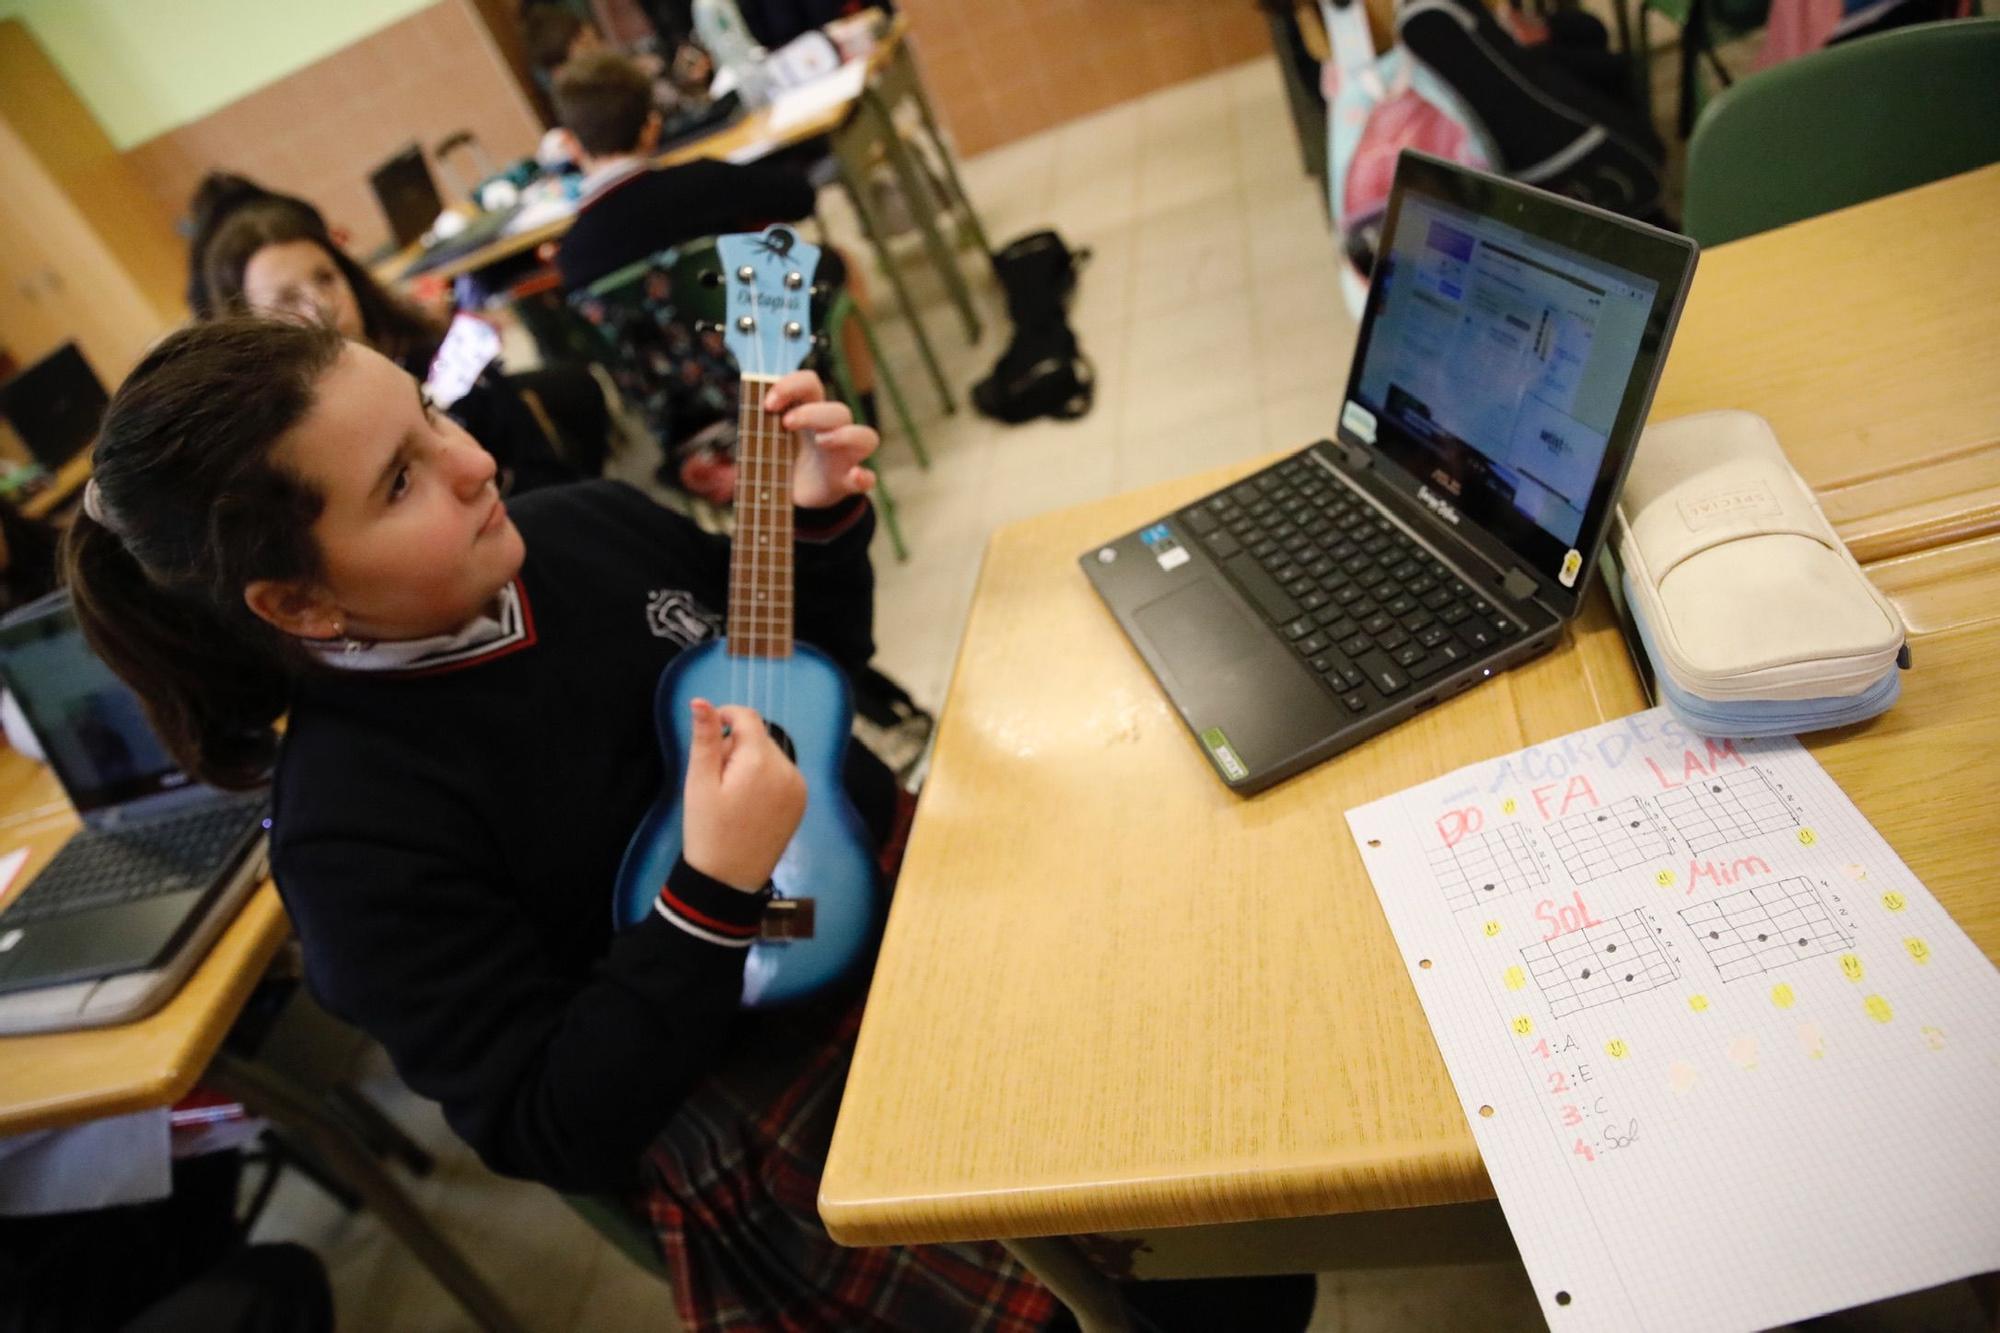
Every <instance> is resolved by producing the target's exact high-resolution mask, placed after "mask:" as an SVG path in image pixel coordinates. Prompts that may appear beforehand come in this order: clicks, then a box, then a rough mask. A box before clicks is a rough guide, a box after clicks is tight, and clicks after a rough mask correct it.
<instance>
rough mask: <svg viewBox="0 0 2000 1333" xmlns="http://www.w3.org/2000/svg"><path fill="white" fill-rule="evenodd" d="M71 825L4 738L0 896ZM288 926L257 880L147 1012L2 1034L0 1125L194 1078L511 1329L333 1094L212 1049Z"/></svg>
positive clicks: (25, 1126)
mask: <svg viewBox="0 0 2000 1333" xmlns="http://www.w3.org/2000/svg"><path fill="white" fill-rule="evenodd" d="M76 827H77V817H76V812H75V811H74V810H73V809H72V808H71V807H70V804H69V801H68V800H67V799H65V797H64V796H63V791H62V787H61V785H60V784H59V783H58V782H57V781H56V778H55V775H54V774H53V773H51V772H50V771H49V770H48V769H47V768H45V767H43V766H42V765H40V764H37V763H35V762H34V761H32V760H30V759H28V758H26V757H25V756H23V755H22V754H20V753H19V752H18V751H16V750H13V749H11V748H8V747H5V746H0V853H4V852H8V851H12V850H13V849H14V848H15V847H19V846H22V845H25V846H27V847H28V849H29V852H28V859H27V862H26V864H24V865H23V866H22V867H21V872H20V874H19V875H17V876H16V877H15V880H14V883H13V885H12V886H11V887H10V888H9V889H8V891H7V892H5V893H4V894H0V905H4V903H5V902H8V901H11V900H12V898H13V897H14V895H15V894H17V893H19V892H20V891H21V889H22V888H23V887H25V886H26V884H27V883H28V881H29V880H30V879H31V878H32V877H33V876H34V874H35V872H36V871H38V870H40V869H41V867H42V866H44V865H46V864H47V863H48V860H49V858H50V857H52V856H54V855H55V853H56V851H57V850H58V849H59V848H60V847H61V846H62V844H63V842H64V840H65V839H67V838H68V837H69V835H70V834H71V833H72V832H73V831H74V830H75V829H76ZM290 934H291V923H290V921H289V920H287V918H286V916H285V909H284V907H283V906H282V904H280V902H279V901H278V891H277V888H276V886H275V885H273V884H272V882H271V881H270V880H269V879H266V880H265V881H264V882H263V883H262V884H260V885H259V886H258V887H257V889H256V890H255V891H254V892H253V893H252V894H251V896H250V899H249V901H248V902H246V903H245V904H244V906H243V908H242V910H241V911H239V912H238V913H237V916H236V919H235V920H234V921H233V922H231V923H230V925H229V926H228V928H227V929H225V930H224V931H223V933H222V935H221V936H220V937H219V938H218V939H217V940H216V943H215V944H214V946H213V947H211V948H210V950H209V952H208V956H207V957H206V958H204V959H203V960H202V961H201V963H200V964H198V965H197V966H196V968H195V970H194V971H193V972H192V973H191V974H190V975H189V976H188V979H187V980H186V981H184V982H183V983H181V988H180V990H179V991H177V992H176V993H175V994H174V997H173V998H172V999H171V1000H169V1001H167V1003H166V1005H165V1006H164V1007H163V1008H160V1009H157V1010H155V1011H154V1012H153V1013H152V1014H151V1015H150V1016H148V1017H146V1018H142V1019H140V1020H138V1021H137V1022H134V1023H125V1024H121V1025H119V1026H117V1027H105V1028H91V1029H86V1030H83V1031H78V1032H50V1033H42V1034H38V1035H35V1036H26V1037H0V1136H3V1135H9V1134H24V1133H28V1132H30V1131H33V1130H39V1129H54V1128H59V1127H61V1126H64V1125H73V1124H77V1123H79V1122H81V1121H85V1120H90V1119H94V1118H97V1117H100V1116H110V1115H122V1114H125V1113H127V1112H131V1111H144V1110H148V1109H151V1108H155V1107H162V1106H169V1105H171V1104H173V1103H174V1102H176V1101H178V1100H179V1099H180V1098H181V1097H182V1096H184V1095H185V1094H186V1093H187V1091H188V1090H189V1089H190V1088H192V1087H193V1086H194V1085H195V1082H196V1081H197V1080H202V1081H204V1082H205V1083H206V1084H207V1085H208V1086H210V1087H213V1088H215V1089H216V1090H217V1091H219V1092H222V1093H223V1094H224V1095H226V1096H229V1097H232V1098H234V1099H236V1100H238V1101H240V1102H242V1103H243V1104H244V1105H246V1106H248V1107H249V1108H250V1109H251V1110H252V1111H253V1112H254V1113H256V1114H260V1115H263V1116H266V1117H268V1118H269V1119H270V1120H271V1121H272V1122H273V1123H274V1124H277V1125H279V1126H281V1127H282V1128H283V1129H284V1130H286V1131H287V1132H288V1133H289V1134H291V1135H292V1136H294V1137H296V1138H297V1139H300V1140H302V1141H303V1142H304V1143H306V1144H307V1145H308V1146H310V1148H311V1149H312V1150H313V1152H314V1154H315V1155H316V1156H317V1157H318V1159H319V1160H320V1161H321V1162H322V1163H324V1164H325V1165H326V1166H328V1167H330V1168H331V1169H332V1170H333V1172H334V1174H335V1175H336V1177H337V1178H339V1179H341V1180H343V1181H344V1182H345V1183H346V1184H347V1185H349V1186H350V1187H351V1188H352V1189H353V1190H354V1191H355V1192H356V1193H357V1194H359V1195H360V1196H361V1198H362V1199H363V1200H364V1201H366V1203H367V1204H368V1206H369V1207H370V1208H372V1209H374V1210H375V1212H376V1214H377V1215H378V1216H379V1217H380V1218H381V1220H382V1223H383V1225H385V1226H386V1227H388V1229H389V1230H390V1231H392V1232H393V1233H395V1235H396V1236H397V1237H398V1238H399V1239H401V1240H402V1241H403V1243H404V1244H406V1245H408V1246H409V1247H410V1249H411V1251H412V1252H413V1253H414V1254H415V1255H416V1257H417V1258H418V1260H419V1261H420V1262H422V1263H423V1265H424V1266H425V1267H426V1268H428V1269H429V1270H430V1272H431V1274H432V1276H434V1277H436V1278H437V1280H438V1282H439V1284H440V1285H442V1286H443V1287H444V1288H445V1289H446V1290H447V1291H449V1292H450V1293H451V1294H452V1295H453V1296H455V1297H456V1298H457V1299H458V1301H459V1303H460V1304H461V1305H462V1306H463V1307H464V1309H465V1311H466V1313H467V1314H468V1315H470V1316H471V1317H472V1319H473V1320H474V1321H475V1322H476V1323H477V1324H478V1325H479V1326H480V1327H483V1328H486V1329H490V1330H494V1333H521V1325H520V1324H519V1323H518V1322H517V1321H516V1320H515V1318H514V1316H513V1315H512V1313H511V1312H509V1311H508V1309H507V1307H506V1306H505V1305H504V1304H502V1303H501V1301H500V1299H499V1297H497V1296H496V1295H494V1293H493V1290H492V1288H490V1287H489V1286H487V1284H486V1282H485V1280H484V1279H483V1278H481V1277H480V1276H479V1274H478V1273H477V1272H476V1271H475V1270H474V1269H473V1268H472V1266H471V1265H470V1264H468V1263H467V1262H466V1261H465V1259H464V1257H463V1256H462V1255H460V1254H459V1253H458V1251H457V1250H456V1249H455V1248H454V1247H453V1246H452V1245H451V1243H450V1242H449V1241H447V1240H446V1239H445V1238H444V1236H443V1235H442V1234H440V1233H439V1232H438V1230H437V1229H436V1228H435V1227H434V1226H432V1225H431V1223H430V1221H429V1220H428V1219H427V1218H426V1217H425V1216H424V1214H423V1213H422V1212H420V1211H419V1210H418V1209H417V1207H416V1205H415V1204H413V1203H412V1202H411V1201H410V1198H409V1196H408V1195H407V1194H406V1193H405V1192H404V1190H403V1187H402V1186H401V1185H400V1184H399V1183H397V1181H396V1180H395V1178H394V1177H393V1176H391V1175H390V1174H389V1172H388V1171H387V1170H386V1169H385V1168H384V1167H383V1164H382V1162H381V1160H380V1158H379V1157H378V1156H377V1153H376V1150H375V1149H373V1148H371V1147H370V1146H369V1145H367V1144H366V1143H364V1142H363V1141H362V1140H361V1139H360V1138H359V1137H358V1136H357V1135H356V1133H355V1130H354V1128H353V1124H352V1122H351V1120H349V1119H344V1118H343V1117H342V1116H341V1115H340V1114H338V1113H336V1112H334V1111H333V1110H331V1109H330V1107H329V1105H328V1100H329V1099H323V1098H322V1097H320V1096H317V1095H315V1094H312V1093H310V1092H308V1091H306V1090H304V1089H301V1088H299V1087H297V1086H296V1085H294V1084H293V1083H292V1082H291V1081H290V1080H289V1079H287V1078H286V1077H284V1076H283V1075H282V1074H280V1073H279V1072H278V1071H276V1070H274V1069H270V1068H268V1067H266V1066H264V1065H262V1064H260V1063H258V1062H257V1061H255V1060H253V1059H248V1058H245V1057H242V1056H237V1055H233V1054H230V1053H228V1052H225V1051H223V1050H222V1039H223V1037H224V1036H225V1035H227V1033H228V1031H229V1028H230V1025H231V1024H233V1023H234V1022H235V1021H236V1015H237V1014H238V1013H239V1012H241V1010H242V1008H243V1005H244V1002H245V1001H246V1000H248V999H249V997H250V992H251V991H252V990H253V989H255V988H256V985H257V983H258V982H259V981H260V980H261V979H262V978H263V976H264V972H265V969H266V968H267V967H269V966H270V962H271V958H272V956H273V955H274V954H276V953H277V951H278V948H279V946H281V945H282V944H284V942H285V940H286V939H287V938H288V937H289V936H290Z"/></svg>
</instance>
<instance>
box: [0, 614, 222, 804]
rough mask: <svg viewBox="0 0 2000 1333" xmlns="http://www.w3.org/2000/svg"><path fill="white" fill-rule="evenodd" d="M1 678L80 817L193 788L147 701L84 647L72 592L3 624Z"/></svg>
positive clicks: (12, 616)
mask: <svg viewBox="0 0 2000 1333" xmlns="http://www.w3.org/2000/svg"><path fill="white" fill-rule="evenodd" d="M0 679H4V680H5V682H6V685H7V688H8V689H9V690H10V691H12V692H13V695H14V699H15V702H17V703H18V704H20V706H21V712H22V713H23V714H25V715H26V717H27V719H28V725H29V726H30V727H32V728H34V732H35V737H36V739H37V740H39V741H41V743H42V752H43V753H44V754H46V755H47V756H48V760H49V766H50V767H52V768H53V769H55V771H56V776H57V777H58V778H61V779H62V784H63V789H64V790H65V791H66V792H68V793H69V799H70V802H71V804H73V805H75V806H76V808H77V812H78V813H79V814H88V813H90V812H91V811H93V810H100V809H103V808H105V807H107V806H114V805H121V804H123V803H124V802H126V801H130V800H135V799H137V798H139V797H142V796H150V795H153V794H154V793H155V792H162V791H168V790H171V789H173V788H176V787H185V786H187V785H188V776H187V774H186V773H184V772H182V771H181V769H180V768H179V767H178V766H177V765H176V764H175V763H174V761H173V760H172V759H171V758H170V757H168V755H167V751H166V747H165V746H163V745H162V744H160V740H159V737H158V736H156V735H154V733H153V728H152V726H151V724H149V723H148V722H147V721H146V713H145V710H144V708H143V707H142V706H141V705H140V703H139V696H138V695H136V694H134V693H133V692H132V691H131V689H130V688H128V687H127V686H126V684H125V682H123V681H121V680H119V679H118V677H117V676H115V675H113V674H112V673H111V668H109V667H107V666H105V665H104V663H103V662H102V661H100V660H99V659H98V657H97V655H96V654H95V653H93V652H91V651H90V645H89V644H88V643H86V642H84V638H83V631H82V630H81V629H80V628H78V627H77V623H76V614H75V612H73V611H72V610H71V609H70V603H69V594H67V593H62V592H58V593H53V594H51V595H50V596H48V597H44V598H42V599H41V600H39V601H36V602H33V603H30V604H29V605H27V606H24V607H22V608H21V609H20V610H19V611H16V612H15V613H14V614H12V615H10V616H8V617H7V619H6V620H4V621H0Z"/></svg>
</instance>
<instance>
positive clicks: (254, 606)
mask: <svg viewBox="0 0 2000 1333" xmlns="http://www.w3.org/2000/svg"><path fill="white" fill-rule="evenodd" d="M243 604H244V605H245V606H247V607H249V608H250V610H251V613H252V614H254V615H255V616H257V617H258V618H259V619H260V620H263V621H266V622H267V623H269V624H271V625H275V626H276V627H277V628H278V629H280V630H283V631H284V632H285V633H287V634H289V635H291V636H292V637H293V638H295V639H337V638H339V637H340V636H341V635H342V634H343V633H345V632H346V631H345V628H344V627H343V626H342V624H341V617H340V608H339V607H338V606H336V605H334V602H333V599H332V598H331V597H329V596H327V595H326V593H325V592H324V591H322V590H321V589H318V588H315V587H312V586H310V585H307V584H304V583H293V582H289V581H284V580H279V579H253V580H252V581H251V582H250V583H249V585H248V586H246V587H245V588H244V589H243Z"/></svg>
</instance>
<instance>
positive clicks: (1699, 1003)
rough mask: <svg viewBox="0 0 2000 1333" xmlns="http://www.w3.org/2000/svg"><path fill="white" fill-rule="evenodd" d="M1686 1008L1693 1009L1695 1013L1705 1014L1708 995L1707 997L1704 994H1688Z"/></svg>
mask: <svg viewBox="0 0 2000 1333" xmlns="http://www.w3.org/2000/svg"><path fill="white" fill-rule="evenodd" d="M1688 1008H1690V1009H1692V1010H1694V1011H1695V1012H1696V1013H1698V1014H1705V1013H1707V1012H1708V997H1707V996H1706V995H1690V996H1688Z"/></svg>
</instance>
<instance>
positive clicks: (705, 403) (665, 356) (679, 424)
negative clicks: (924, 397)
mask: <svg viewBox="0 0 2000 1333" xmlns="http://www.w3.org/2000/svg"><path fill="white" fill-rule="evenodd" d="M718 262H719V261H718V260H717V259H716V252H715V242H714V240H713V239H704V240H699V241H694V242H691V243H690V244H687V245H683V246H678V247H674V248H671V249H666V250H662V251H660V252H658V253H657V254H654V255H650V256H648V257H647V258H645V259H641V260H638V261H636V262H634V263H631V264H627V265H626V266H625V267H624V268H621V269H618V270H616V271H615V272H612V273H609V274H606V275H605V276H604V277H602V278H599V279H598V280H597V281H596V282H593V283H591V284H590V285H589V286H588V287H586V288H584V289H583V290H582V291H580V292H577V293H575V294H573V295H572V296H571V297H570V304H571V305H572V306H573V307H575V308H576V309H577V310H578V311H579V312H580V313H581V314H582V315H583V317H584V319H585V320H586V321H587V322H588V323H589V324H591V325H592V326H594V327H595V329H596V331H597V333H598V335H599V337H600V340H601V344H602V348H601V350H602V352H603V353H604V354H605V356H606V358H607V362H608V366H609V369H610V370H611V374H612V377H613V379H614V380H616V381H617V383H618V387H619V389H620V391H621V392H622V393H623V394H624V395H625V396H626V398H627V399H628V400H629V401H630V402H632V403H633V404H634V405H635V406H636V407H637V408H638V409H639V412H640V414H641V416H643V417H644V418H645V420H646V424H647V427H648V428H649V429H650V430H651V431H652V432H653V433H654V435H655V436H656V437H657V438H659V439H660V440H661V441H662V443H663V446H666V447H669V448H671V445H672V444H673V443H675V442H679V441H682V440H684V439H686V438H688V437H689V436H690V435H691V434H692V433H693V430H691V429H689V427H690V426H692V427H694V428H695V429H699V428H700V427H702V426H706V425H708V424H709V423H710V422H713V421H716V420H720V419H722V418H723V417H725V416H727V415H729V414H733V413H734V412H735V410H736V401H735V369H734V366H733V365H732V364H730V363H727V362H726V361H725V360H723V359H722V356H721V353H720V348H719V346H718V345H716V344H715V342H714V340H713V338H712V335H711V336H708V337H704V336H703V335H702V334H701V333H700V330H701V329H702V328H703V327H705V326H715V327H719V326H720V325H721V324H722V323H723V321H724V319H725V318H726V317H727V314H728V301H727V298H726V296H725V295H724V290H723V286H722V284H721V283H719V282H716V281H714V280H713V278H714V275H715V274H716V273H717V271H718ZM850 320H859V321H860V327H861V331H862V334H863V336H864V337H865V338H866V339H867V341H868V345H869V347H870V348H871V349H873V350H874V352H875V359H876V374H877V376H878V377H879V379H880V382H881V384H882V388H883V390H884V392H886V393H887V394H888V395H889V401H890V403H891V404H892V405H893V406H894V407H895V409H896V412H897V415H898V417H899V419H900V420H901V422H902V426H903V430H904V431H905V433H907V434H908V435H909V437H910V448H911V451H912V452H913V453H915V454H916V457H917V463H918V466H919V467H923V468H928V467H929V466H930V456H929V455H928V454H927V453H926V452H925V450H924V447H923V438H922V436H921V435H920V434H919V433H918V431H917V428H916V423H915V422H914V421H912V420H911V419H910V413H909V409H908V408H907V407H906V406H905V404H904V401H903V394H902V390H901V388H900V387H899V386H898V384H897V383H896V379H895V376H894V374H893V373H892V372H891V371H890V370H889V368H888V366H887V364H886V363H885V362H884V361H883V360H882V355H881V349H880V346H879V345H878V344H877V342H876V340H875V333H874V329H873V328H872V326H870V324H869V323H868V320H867V317H866V316H865V315H864V314H862V312H861V309H860V307H859V306H857V305H856V304H855V303H854V300H853V298H852V297H850V296H849V295H847V293H845V292H837V293H834V295H833V300H832V302H831V304H830V307H829V309H828V312H827V315H826V316H825V318H824V319H823V320H822V321H821V322H822V323H823V324H824V325H825V332H824V334H823V337H824V339H825V346H826V352H825V355H826V359H827V364H828V368H829V371H830V377H831V379H832V380H833V383H834V387H835V390H836V392H838V393H839V395H840V397H841V400H842V401H843V402H845V403H846V404H847V406H848V408H849V410H850V411H852V412H853V413H854V415H855V419H856V420H859V421H863V422H866V424H869V425H873V424H875V423H873V422H870V421H868V419H867V413H866V412H865V411H864V410H863V408H862V405H861V400H860V396H859V394H858V393H857V392H856V391H855V388H854V375H853V370H852V368H851V367H850V366H849V365H848V363H847V356H846V353H845V351H844V350H843V347H842V343H841V339H840V336H839V335H840V333H841V332H842V331H843V330H844V329H845V327H846V325H847V323H848V321H850ZM868 466H869V468H870V470H875V463H874V460H873V459H871V460H869V464H868ZM875 498H876V502H877V507H878V508H879V509H880V511H881V514H882V524H883V526H884V527H885V528H886V529H887V530H888V533H889V544H890V547H891V549H892V550H893V551H894V552H895V556H896V559H897V560H899V561H901V560H908V559H909V558H910V551H909V546H908V544H907V543H906V542H905V541H904V539H903V530H902V524H901V523H900V522H899V521H898V519H897V514H896V501H895V497H894V496H893V495H891V494H890V492H889V488H888V486H887V484H886V483H885V482H884V481H883V480H882V476H881V473H880V472H879V471H876V484H875Z"/></svg>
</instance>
